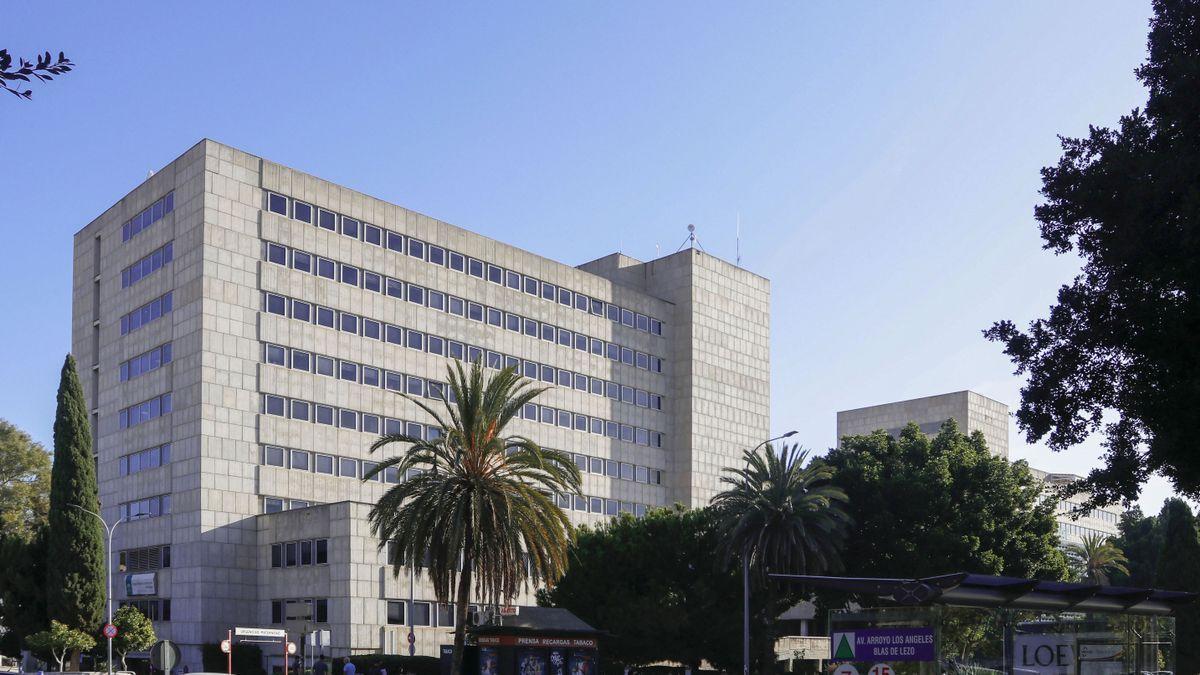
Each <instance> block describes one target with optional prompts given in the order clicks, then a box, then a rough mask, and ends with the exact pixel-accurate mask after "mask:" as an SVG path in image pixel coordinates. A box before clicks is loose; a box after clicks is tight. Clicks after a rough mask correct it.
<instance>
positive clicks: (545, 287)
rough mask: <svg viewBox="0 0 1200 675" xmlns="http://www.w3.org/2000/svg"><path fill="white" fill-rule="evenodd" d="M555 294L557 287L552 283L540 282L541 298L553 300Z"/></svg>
mask: <svg viewBox="0 0 1200 675" xmlns="http://www.w3.org/2000/svg"><path fill="white" fill-rule="evenodd" d="M557 294H558V288H557V287H555V285H554V284H548V283H546V282H545V281H543V282H542V299H543V300H551V301H553V300H554V298H555V296H556V295H557Z"/></svg>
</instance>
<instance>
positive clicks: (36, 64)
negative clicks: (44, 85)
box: [0, 49, 75, 101]
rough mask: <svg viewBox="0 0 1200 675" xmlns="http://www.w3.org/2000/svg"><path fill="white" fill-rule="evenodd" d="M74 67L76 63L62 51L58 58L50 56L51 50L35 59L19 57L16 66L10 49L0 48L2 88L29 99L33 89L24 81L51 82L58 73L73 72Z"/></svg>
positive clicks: (18, 96)
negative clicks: (26, 85)
mask: <svg viewBox="0 0 1200 675" xmlns="http://www.w3.org/2000/svg"><path fill="white" fill-rule="evenodd" d="M74 67H75V64H74V63H71V59H68V58H67V57H66V55H65V54H63V53H62V52H59V53H58V58H57V59H55V58H54V57H52V56H50V52H45V53H43V54H38V55H37V56H36V57H35V59H34V60H33V61H28V60H26V59H25V58H24V57H18V59H17V64H16V65H15V66H14V65H13V59H12V55H11V54H9V53H8V50H7V49H0V89H2V90H4V91H7V92H8V93H10V94H12V95H14V96H16V97H17V98H20V99H25V100H26V101H28V100H29V99H31V98H33V91H32V90H30V89H28V88H26V87H25V86H23V85H22V84H21V83H22V82H24V83H25V84H29V83H30V82H32V81H33V80H37V81H39V82H49V81H50V80H53V79H54V78H55V77H56V76H58V75H63V74H65V73H69V72H71V69H72V68H74Z"/></svg>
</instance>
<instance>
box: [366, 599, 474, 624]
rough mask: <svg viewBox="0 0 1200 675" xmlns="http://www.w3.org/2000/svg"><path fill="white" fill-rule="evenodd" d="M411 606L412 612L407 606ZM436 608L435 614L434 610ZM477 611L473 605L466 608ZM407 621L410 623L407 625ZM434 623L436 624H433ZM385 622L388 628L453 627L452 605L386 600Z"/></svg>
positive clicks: (421, 601)
mask: <svg viewBox="0 0 1200 675" xmlns="http://www.w3.org/2000/svg"><path fill="white" fill-rule="evenodd" d="M409 605H412V610H411V611H409V610H408V606H409ZM435 607H436V610H437V611H436V614H435V612H434V608H435ZM468 609H470V610H471V611H477V610H476V609H475V608H474V605H472V606H470V607H468ZM409 620H411V621H412V623H407V622H408V621H409ZM434 621H436V622H437V623H436V624H435V623H434ZM387 622H388V625H389V626H409V625H411V626H434V625H437V626H439V627H442V626H444V627H447V628H453V627H454V603H441V604H439V603H436V602H428V601H424V600H388V601H387Z"/></svg>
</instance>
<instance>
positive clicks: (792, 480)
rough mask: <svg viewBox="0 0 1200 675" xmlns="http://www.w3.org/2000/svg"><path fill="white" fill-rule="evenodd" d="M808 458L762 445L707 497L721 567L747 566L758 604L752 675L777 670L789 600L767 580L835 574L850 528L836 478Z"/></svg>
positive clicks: (776, 584)
mask: <svg viewBox="0 0 1200 675" xmlns="http://www.w3.org/2000/svg"><path fill="white" fill-rule="evenodd" d="M807 458H808V451H807V450H801V449H800V447H799V446H797V445H793V446H791V447H788V446H787V445H784V446H783V451H782V452H780V453H778V454H777V453H776V452H775V449H774V448H773V447H771V445H770V444H767V445H766V446H765V447H763V448H761V449H755V450H754V451H746V452H745V453H744V454H743V455H742V459H743V461H744V463H745V466H743V467H741V468H726V469H725V473H726V475H724V476H722V477H721V482H722V483H723V484H725V485H726V486H727V488H726V489H725V490H724V491H723V492H721V493H719V494H717V495H716V496H715V497H713V500H712V506H713V508H715V509H717V511H718V513H719V518H720V520H721V524H720V528H721V532H722V536H723V539H724V549H725V555H726V560H734V559H736V560H738V561H739V562H741V563H743V564H748V565H749V569H750V570H751V576H752V582H753V585H754V586H755V587H756V589H757V592H758V594H759V597H760V599H761V602H762V606H761V609H760V610H759V612H758V615H757V617H756V619H757V623H758V624H759V626H760V631H761V634H762V636H763V638H765V639H763V640H762V641H761V643H760V655H759V662H758V665H757V667H756V668H754V672H757V673H770V672H774V670H775V639H774V638H775V634H774V631H775V619H776V617H778V616H779V614H780V613H781V612H783V610H785V609H786V608H787V607H786V606H785V602H784V598H786V597H787V593H786V592H783V591H782V590H781V588H780V583H779V582H777V581H773V580H771V579H770V578H769V577H768V576H767V575H768V573H769V572H779V573H789V572H790V573H795V574H806V573H822V572H826V571H830V570H837V569H839V568H840V567H841V561H840V558H839V556H838V550H839V549H840V548H841V546H842V542H843V540H844V539H845V537H846V530H847V527H848V525H849V523H850V519H849V517H848V516H847V512H846V510H845V504H846V493H845V492H843V491H842V490H841V489H840V488H838V487H837V486H835V485H833V484H832V483H831V482H830V480H831V479H832V478H833V474H834V470H833V468H832V467H830V466H829V465H827V464H825V463H824V462H822V461H820V460H814V461H811V462H808V463H807V464H806V463H805V460H806V459H807Z"/></svg>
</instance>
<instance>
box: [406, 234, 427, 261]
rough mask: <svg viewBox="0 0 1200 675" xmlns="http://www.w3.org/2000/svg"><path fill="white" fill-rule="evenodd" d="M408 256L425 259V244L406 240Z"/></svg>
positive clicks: (409, 239) (411, 239)
mask: <svg viewBox="0 0 1200 675" xmlns="http://www.w3.org/2000/svg"><path fill="white" fill-rule="evenodd" d="M408 254H409V255H410V256H412V257H414V258H420V259H421V260H424V259H425V242H423V241H419V240H417V239H413V238H412V237H409V238H408Z"/></svg>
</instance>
